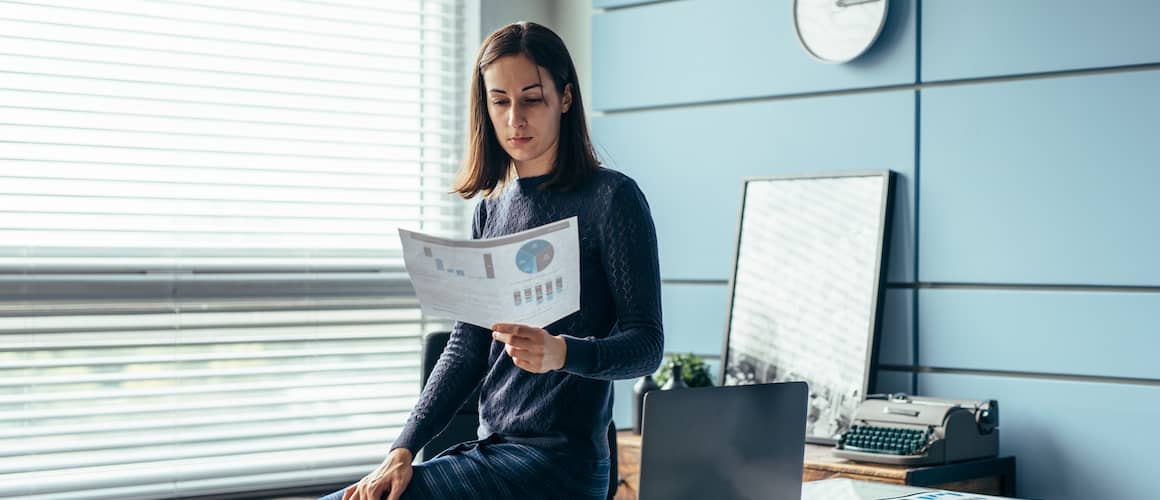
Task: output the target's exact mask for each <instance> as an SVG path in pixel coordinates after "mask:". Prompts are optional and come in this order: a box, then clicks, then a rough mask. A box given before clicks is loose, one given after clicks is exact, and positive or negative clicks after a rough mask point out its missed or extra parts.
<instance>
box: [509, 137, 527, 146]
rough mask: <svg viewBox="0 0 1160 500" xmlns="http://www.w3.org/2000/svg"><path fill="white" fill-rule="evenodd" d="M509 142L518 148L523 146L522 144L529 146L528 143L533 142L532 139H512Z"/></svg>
mask: <svg viewBox="0 0 1160 500" xmlns="http://www.w3.org/2000/svg"><path fill="white" fill-rule="evenodd" d="M509 140H510V141H512V143H514V144H515V145H517V146H518V145H522V144H527V143H528V142H530V141H531V140H532V138H531V137H512V138H511V139H509Z"/></svg>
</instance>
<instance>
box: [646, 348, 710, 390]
mask: <svg viewBox="0 0 1160 500" xmlns="http://www.w3.org/2000/svg"><path fill="white" fill-rule="evenodd" d="M674 364H679V365H681V380H684V381H685V385H687V386H689V387H708V386H711V385H713V377H712V376H711V375H710V374H709V365H708V364H706V363H705V360H703V359H701V357H700V356H697V355H696V354H693V353H687V354H674V355H670V356H669V357H668V359H667V360H665V362H664V363H662V364H661V368H660V370H657V372H656V374H655V375H653V378H654V379H655V380H656V382H657V384H658V385H660V386H662V387H663V386H664V385H665V383H666V382H668V381H669V374H670V373H672V371H673V365H674Z"/></svg>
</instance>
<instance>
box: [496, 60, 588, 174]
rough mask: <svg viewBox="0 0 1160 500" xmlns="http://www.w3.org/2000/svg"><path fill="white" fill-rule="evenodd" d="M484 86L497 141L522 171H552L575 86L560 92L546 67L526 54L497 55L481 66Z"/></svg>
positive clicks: (540, 172) (565, 87) (537, 172)
mask: <svg viewBox="0 0 1160 500" xmlns="http://www.w3.org/2000/svg"><path fill="white" fill-rule="evenodd" d="M483 84H484V88H485V90H486V91H487V95H486V99H487V114H488V116H489V117H490V118H491V125H492V127H494V128H495V134H496V139H497V140H498V141H499V143H500V145H501V146H502V147H503V149H504V151H507V154H508V155H509V156H511V157H512V160H513V161H514V162H515V163H516V166H517V167H518V168H520V170H521V171H522V172H521V175H528V172H530V173H531V175H539V174H545V173H548V172H549V171H551V168H552V161H553V160H554V159H555V155H556V143H557V141H558V139H559V137H560V115H561V114H563V113H565V112H567V111H568V108H569V107H570V106H571V104H572V92H571V90H572V89H571V84H569V85H565V86H564V92H563V95H561V94H560V92H558V91H557V90H556V85H555V83H553V81H552V78H551V75H549V74H548V71H547V70H545V69H544V68H542V67H540V66H537V65H536V63H534V62H532V60H531V59H529V58H528V57H527V56H525V55H522V54H520V55H514V56H505V57H501V58H499V59H496V60H495V62H493V63H492V64H491V65H489V66H488V67H487V68H485V69H484V70H483ZM524 167H530V169H525V168H524Z"/></svg>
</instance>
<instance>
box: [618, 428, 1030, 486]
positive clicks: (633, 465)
mask: <svg viewBox="0 0 1160 500" xmlns="http://www.w3.org/2000/svg"><path fill="white" fill-rule="evenodd" d="M616 449H617V455H616V457H617V460H618V463H617V468H618V472H619V473H620V477H621V483H620V487H619V488H617V489H616V498H617V500H636V493H637V491H638V490H639V489H640V435H639V434H633V433H632V431H620V432H618V433H617V434H616ZM831 450H832V448H830V447H829V446H819V445H813V444H807V445H806V452H805V466H804V468H803V469H802V481H817V480H819V479H828V478H832V477H845V478H850V479H861V480H866V481H876V482H881V483H892V484H903V485H910V486H930V487H933V488H939V489H944V490H955V491H963V492H968V493H982V494H986V495H1002V496H1015V457H999V458H985V459H982V460H972V461H969V462H959V463H953V464H946V465H931V466H917V467H911V466H905V465H885V464H871V463H862V462H851V461H849V460H846V459H844V458H836V457H834V456H833V455H831V454H830V451H831Z"/></svg>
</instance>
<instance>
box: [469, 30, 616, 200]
mask: <svg viewBox="0 0 1160 500" xmlns="http://www.w3.org/2000/svg"><path fill="white" fill-rule="evenodd" d="M520 54H523V55H526V56H527V57H528V58H529V59H531V60H532V62H534V63H535V64H536V65H537V66H540V67H542V68H544V69H545V70H547V72H548V74H549V75H551V77H552V81H553V82H554V83H555V85H556V90H557V91H558V92H559V93H560V94H561V95H563V93H564V87H565V86H566V85H568V84H571V85H572V105H571V107H570V108H569V109H568V111H567V112H566V113H564V114H563V116H561V117H560V138H559V140H558V141H557V146H556V159H555V164H554V165H553V166H552V177H551V178H549V179H548V180H547V181H546V182H544V183H543V184H542V185H541V186H540V189H560V190H563V191H568V190H571V189H574V188H576V187H577V186H578V185H579V184H580V183H581V182H582V181H584V179H585V178H587V177H588V176H589V175H591V174H592V173H594V172H596V169H597V168H598V167H599V166H600V162H599V161H598V160H597V159H596V152H595V150H594V149H593V148H592V140H591V139H589V137H588V123H587V121H586V120H585V118H584V101H583V100H582V99H581V98H580V82H579V81H578V78H577V77H576V66H574V65H573V64H572V56H570V55H568V49H567V48H566V47H565V46H564V41H563V40H561V39H560V37H559V36H557V35H556V34H555V33H553V32H552V30H550V29H548V28H546V27H544V26H542V25H539V24H536V23H533V22H527V21H525V22H519V23H513V24H509V25H507V26H504V27H502V28H500V29H498V30H496V31H495V32H494V33H492V34H491V35H488V37H487V39H485V40H484V41H483V44H482V45H481V46H480V47H479V54H478V55H477V56H476V58H475V74H474V75H473V76H472V79H471V95H470V97H469V100H470V105H469V106H468V108H469V109H468V124H467V150H466V151H465V154H464V158H463V167H462V169H461V170H460V172H459V178H458V179H457V180H456V182H455V186H454V188H453V190H452V191H451V192H452V193H458V194H459V195H460V196H462V197H464V198H471V197H473V196H475V195H476V194H478V193H479V192H480V191H483V192H484V195H485V196H490V195H491V194H492V193H493V192H495V191H496V188H497V186H500V185H501V184H502V183H503V182H504V181H506V180H507V179H508V178H509V176H510V175H511V169H512V166H511V161H512V160H511V157H510V156H508V154H507V152H506V151H504V150H503V147H502V146H501V145H500V143H499V140H498V139H497V138H496V134H495V128H494V127H493V126H492V124H491V119H490V118H489V117H488V114H487V96H486V95H485V94H486V89H485V88H484V83H483V70H484V68H486V67H488V66H489V65H491V63H493V62H495V61H496V60H497V59H499V58H501V57H505V56H512V55H520Z"/></svg>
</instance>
